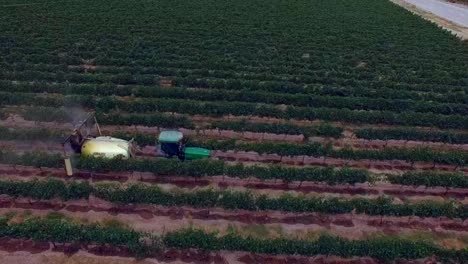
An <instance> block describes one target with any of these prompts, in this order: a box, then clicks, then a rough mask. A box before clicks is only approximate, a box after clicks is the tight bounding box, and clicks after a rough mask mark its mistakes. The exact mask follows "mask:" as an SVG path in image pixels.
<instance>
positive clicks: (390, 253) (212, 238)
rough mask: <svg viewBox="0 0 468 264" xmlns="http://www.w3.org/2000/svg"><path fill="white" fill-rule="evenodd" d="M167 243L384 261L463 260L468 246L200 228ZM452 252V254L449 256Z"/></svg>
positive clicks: (167, 239) (169, 238)
mask: <svg viewBox="0 0 468 264" xmlns="http://www.w3.org/2000/svg"><path fill="white" fill-rule="evenodd" d="M164 243H165V244H166V246H168V247H175V248H181V249H187V248H199V249H202V250H206V251H213V250H223V249H224V250H236V251H238V250H242V251H250V252H255V253H263V254H274V255H277V254H285V255H306V256H307V255H308V256H313V255H318V254H321V255H335V256H343V257H353V256H370V257H374V258H376V259H379V260H382V261H392V260H396V259H420V258H424V257H428V256H432V255H436V256H438V257H441V258H442V259H444V260H448V259H450V260H453V261H462V260H463V259H464V258H465V257H466V256H467V254H468V250H459V251H452V250H445V249H441V248H439V247H437V246H435V245H433V244H430V243H427V242H420V241H412V240H406V239H402V238H397V237H396V238H393V237H382V238H371V239H367V240H355V241H349V240H346V239H343V238H340V237H335V236H330V235H322V236H320V237H319V238H318V239H317V240H315V241H307V240H294V239H287V238H276V239H268V240H267V239H258V238H252V237H242V236H240V235H238V234H236V233H230V234H227V235H225V236H218V235H216V234H215V233H207V232H205V231H202V230H199V229H192V228H190V229H183V230H178V231H175V232H172V233H169V234H167V235H166V236H165V237H164ZM447 256H450V257H447Z"/></svg>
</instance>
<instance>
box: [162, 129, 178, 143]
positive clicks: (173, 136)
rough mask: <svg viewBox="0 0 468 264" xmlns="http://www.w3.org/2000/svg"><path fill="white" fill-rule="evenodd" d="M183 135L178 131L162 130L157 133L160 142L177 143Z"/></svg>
mask: <svg viewBox="0 0 468 264" xmlns="http://www.w3.org/2000/svg"><path fill="white" fill-rule="evenodd" d="M183 137H184V135H183V134H182V133H181V132H179V131H163V132H161V134H159V139H158V140H159V142H161V143H177V142H179V141H180V140H181V139H182V138H183Z"/></svg>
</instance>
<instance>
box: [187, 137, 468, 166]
mask: <svg viewBox="0 0 468 264" xmlns="http://www.w3.org/2000/svg"><path fill="white" fill-rule="evenodd" d="M187 144H188V145H195V146H201V147H205V148H208V149H216V150H224V151H226V150H240V151H255V152H258V153H260V154H264V153H267V154H278V155H281V156H297V155H307V156H315V157H320V156H325V157H333V158H341V159H352V160H360V159H371V160H405V161H409V162H415V161H422V162H434V163H442V164H452V165H457V166H465V165H466V164H468V153H467V152H465V151H458V150H453V151H439V150H433V149H431V148H423V147H422V148H384V149H381V150H372V149H351V148H342V149H334V148H332V147H331V146H330V145H329V144H321V143H316V142H314V143H308V144H292V143H276V142H255V143H237V142H236V141H235V140H195V139H191V140H189V142H188V143H187Z"/></svg>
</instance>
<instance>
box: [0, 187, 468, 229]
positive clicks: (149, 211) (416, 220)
mask: <svg viewBox="0 0 468 264" xmlns="http://www.w3.org/2000/svg"><path fill="white" fill-rule="evenodd" d="M0 208H4V209H5V210H7V209H24V210H43V211H49V212H50V211H55V212H60V211H65V212H71V213H74V212H77V213H92V212H97V213H99V212H105V213H108V214H109V215H113V216H116V215H119V214H125V215H138V216H139V217H140V219H141V221H143V220H151V221H153V219H154V221H156V220H157V217H169V218H170V219H173V220H177V219H179V220H180V219H184V218H185V219H197V220H203V221H209V220H213V221H214V220H216V221H220V220H223V221H229V222H237V223H243V224H261V225H265V224H284V225H304V226H306V225H310V226H312V225H316V226H319V227H323V228H325V229H327V230H329V229H330V228H331V226H332V225H333V226H334V227H335V229H336V230H340V229H346V228H348V231H349V230H351V231H353V229H354V228H363V227H366V229H367V228H368V229H369V230H374V231H381V232H385V231H386V232H390V233H393V232H396V233H398V230H400V229H411V230H419V231H429V232H435V233H439V234H442V233H447V232H456V233H457V234H458V235H463V234H464V235H468V221H467V220H465V221H463V220H461V219H447V218H443V217H441V218H430V217H426V218H421V217H416V216H412V217H408V216H405V217H395V216H371V215H365V214H319V213H286V212H280V211H247V210H239V209H238V210H225V209H219V208H193V207H187V206H181V207H165V206H157V205H138V204H126V205H123V204H118V203H110V202H106V201H103V200H101V199H97V198H94V197H90V199H88V200H84V199H81V200H73V201H67V202H64V201H60V200H34V199H28V198H14V197H11V196H7V195H1V196H0ZM155 217H156V218H155ZM349 228H351V229H349ZM355 231H357V230H355ZM338 232H339V231H338Z"/></svg>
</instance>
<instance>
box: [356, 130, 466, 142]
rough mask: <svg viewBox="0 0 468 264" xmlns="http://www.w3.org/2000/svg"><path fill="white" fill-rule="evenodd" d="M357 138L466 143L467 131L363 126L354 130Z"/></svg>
mask: <svg viewBox="0 0 468 264" xmlns="http://www.w3.org/2000/svg"><path fill="white" fill-rule="evenodd" d="M355 133H356V136H357V137H358V138H364V139H381V140H389V139H395V140H418V141H434V142H444V143H449V144H468V133H458V132H448V131H428V130H420V129H417V128H390V129H388V128H386V129H380V128H364V129H359V130H357V131H356V132H355Z"/></svg>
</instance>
